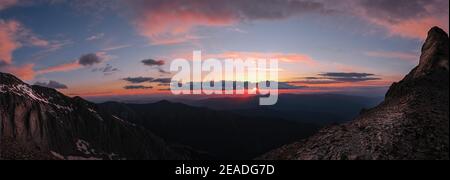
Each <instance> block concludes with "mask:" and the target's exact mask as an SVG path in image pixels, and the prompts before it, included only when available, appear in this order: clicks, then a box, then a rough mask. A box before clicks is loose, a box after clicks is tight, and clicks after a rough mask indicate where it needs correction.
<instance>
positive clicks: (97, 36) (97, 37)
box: [86, 33, 105, 41]
mask: <svg viewBox="0 0 450 180" xmlns="http://www.w3.org/2000/svg"><path fill="white" fill-rule="evenodd" d="M103 37H105V33H99V34H96V35H92V36H89V37H87V38H86V41H95V40H99V39H102V38H103Z"/></svg>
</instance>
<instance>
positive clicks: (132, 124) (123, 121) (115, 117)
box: [112, 115, 136, 127]
mask: <svg viewBox="0 0 450 180" xmlns="http://www.w3.org/2000/svg"><path fill="white" fill-rule="evenodd" d="M112 117H113V118H114V119H117V120H119V121H120V122H122V123H125V124H128V125H131V126H134V127H136V124H134V123H131V122H128V121H125V120H123V119H121V118H119V117H117V116H114V115H112Z"/></svg>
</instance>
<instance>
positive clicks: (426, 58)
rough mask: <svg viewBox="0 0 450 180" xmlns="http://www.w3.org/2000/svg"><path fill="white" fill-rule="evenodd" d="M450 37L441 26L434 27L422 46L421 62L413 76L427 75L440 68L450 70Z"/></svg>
mask: <svg viewBox="0 0 450 180" xmlns="http://www.w3.org/2000/svg"><path fill="white" fill-rule="evenodd" d="M448 50H449V38H448V34H447V33H446V32H445V31H444V30H442V29H441V28H439V27H433V28H432V29H431V30H430V31H429V32H428V37H427V39H426V41H425V43H424V45H423V47H422V55H421V56H420V63H419V65H418V66H417V68H416V69H415V70H414V71H413V72H412V74H411V76H412V77H411V78H416V77H419V76H422V75H426V74H428V73H431V72H433V71H436V70H439V69H445V70H447V71H448V70H449V67H448V59H449V51H448Z"/></svg>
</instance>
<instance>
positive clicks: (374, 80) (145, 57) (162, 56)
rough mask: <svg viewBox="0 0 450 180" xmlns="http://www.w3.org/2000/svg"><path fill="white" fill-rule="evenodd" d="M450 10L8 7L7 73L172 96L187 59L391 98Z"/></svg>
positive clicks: (0, 30)
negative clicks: (251, 62) (262, 67)
mask: <svg viewBox="0 0 450 180" xmlns="http://www.w3.org/2000/svg"><path fill="white" fill-rule="evenodd" d="M448 7H449V1H448V0H396V1H391V0H333V1H329V0H129V1H126V0H0V71H1V72H7V73H12V74H14V75H16V76H18V77H19V78H21V79H22V80H24V81H25V82H27V83H30V84H36V85H41V86H47V87H52V88H56V89H58V90H59V91H61V92H63V93H64V94H66V95H69V96H82V97H98V96H118V95H121V96H126V95H162V94H167V93H168V91H167V88H168V87H167V81H168V79H170V78H171V77H172V76H173V73H170V72H169V65H170V63H171V61H172V60H174V59H176V58H186V59H189V58H190V59H192V52H193V51H195V50H199V51H202V55H203V57H204V58H219V59H225V58H229V57H239V58H243V59H245V58H248V57H255V58H277V59H279V60H280V63H279V68H278V69H277V71H278V73H279V82H280V84H281V87H284V88H282V91H283V90H284V91H285V92H289V93H311V92H347V93H350V94H351V93H353V92H362V93H365V94H374V93H375V94H378V95H382V94H383V93H385V91H386V89H387V87H388V86H390V85H391V84H392V83H393V82H395V81H398V80H401V79H402V78H403V76H404V75H405V74H407V73H408V72H409V71H410V70H411V69H412V68H413V67H414V66H416V65H417V63H418V61H419V56H420V48H421V45H422V43H423V42H424V39H425V38H426V34H427V31H428V30H429V29H430V28H431V27H433V26H439V27H441V28H443V29H444V30H445V31H447V32H448V29H449V24H448V22H449V8H448Z"/></svg>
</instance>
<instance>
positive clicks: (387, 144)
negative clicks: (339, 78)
mask: <svg viewBox="0 0 450 180" xmlns="http://www.w3.org/2000/svg"><path fill="white" fill-rule="evenodd" d="M448 60H449V38H448V35H447V33H445V32H444V31H443V30H442V29H440V28H437V27H435V28H433V29H431V30H430V32H429V34H428V38H427V40H426V42H425V44H424V46H423V48H422V55H421V58H420V63H419V65H418V66H417V67H416V68H414V69H413V70H412V71H411V73H409V74H408V75H407V76H406V77H405V78H404V79H403V80H402V81H400V82H398V83H394V84H393V85H392V87H391V88H390V89H389V91H388V92H387V94H386V98H385V101H384V102H383V103H381V104H380V105H379V106H377V107H375V108H373V109H370V110H366V111H364V112H363V113H362V114H361V115H360V116H359V117H357V118H356V119H355V120H354V121H352V122H351V123H348V124H343V125H339V126H333V127H329V128H325V129H323V130H321V131H320V132H319V133H318V134H316V135H314V136H313V137H311V138H309V139H306V140H303V141H300V142H297V143H294V144H291V145H287V146H284V147H282V148H279V149H277V150H274V151H272V152H269V153H267V154H265V155H263V156H262V157H261V159H297V160H340V159H350V160H358V159H365V160H367V159H368V160H379V159H382V160H391V159H396V160H406V159H408V160H410V159H414V160H421V159H433V160H434V159H437V160H439V159H445V160H448V159H449V67H448Z"/></svg>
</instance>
